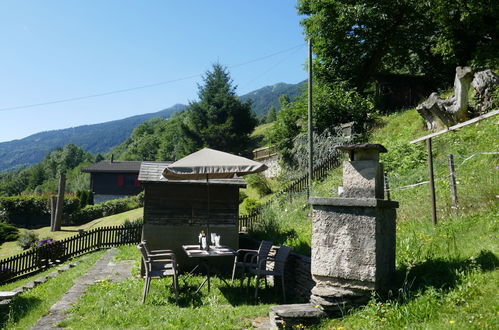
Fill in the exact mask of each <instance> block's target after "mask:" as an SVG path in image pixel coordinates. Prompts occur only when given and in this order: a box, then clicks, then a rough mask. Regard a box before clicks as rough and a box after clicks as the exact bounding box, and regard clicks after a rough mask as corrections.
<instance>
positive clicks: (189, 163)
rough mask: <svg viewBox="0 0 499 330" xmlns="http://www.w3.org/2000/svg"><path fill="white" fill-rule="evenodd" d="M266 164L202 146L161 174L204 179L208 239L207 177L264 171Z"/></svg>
mask: <svg viewBox="0 0 499 330" xmlns="http://www.w3.org/2000/svg"><path fill="white" fill-rule="evenodd" d="M266 169H267V165H265V164H262V163H259V162H255V161H254V160H251V159H248V158H244V157H240V156H236V155H232V154H229V153H226V152H223V151H218V150H214V149H210V148H204V149H201V150H199V151H196V152H194V153H192V154H190V155H187V156H185V157H184V158H181V159H179V160H177V161H176V162H174V163H172V164H170V165H168V166H167V167H166V168H165V169H164V171H163V176H164V177H165V178H167V179H168V180H200V179H206V188H207V196H208V219H207V223H206V227H207V231H206V232H207V237H206V238H207V240H208V244H207V245H208V246H209V240H210V238H209V237H210V185H209V179H228V178H233V177H234V176H243V175H246V174H251V173H258V172H262V171H265V170H266Z"/></svg>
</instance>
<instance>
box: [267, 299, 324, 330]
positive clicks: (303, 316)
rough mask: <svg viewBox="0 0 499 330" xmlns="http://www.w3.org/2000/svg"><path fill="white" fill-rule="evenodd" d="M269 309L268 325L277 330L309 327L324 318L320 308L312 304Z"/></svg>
mask: <svg viewBox="0 0 499 330" xmlns="http://www.w3.org/2000/svg"><path fill="white" fill-rule="evenodd" d="M270 309H271V312H270V313H269V318H270V324H271V326H272V327H273V328H278V329H284V328H294V327H296V326H299V325H302V326H310V325H313V324H315V323H317V322H319V320H320V319H321V318H322V317H325V316H326V313H325V312H324V311H323V310H322V309H321V308H320V306H318V305H317V306H314V305H312V304H288V305H279V306H272V307H271V308H270Z"/></svg>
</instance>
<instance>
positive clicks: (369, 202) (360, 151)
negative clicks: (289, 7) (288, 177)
mask: <svg viewBox="0 0 499 330" xmlns="http://www.w3.org/2000/svg"><path fill="white" fill-rule="evenodd" d="M338 149H340V150H342V151H345V152H348V153H349V155H350V160H349V161H347V162H345V163H344V167H343V189H344V193H343V197H342V198H320V197H312V198H310V200H309V202H310V204H312V207H313V213H312V265H311V271H312V276H313V278H314V280H315V282H316V285H315V287H314V288H313V289H312V296H311V298H310V302H311V303H312V304H313V305H321V306H322V307H323V309H325V310H335V309H337V308H338V307H341V306H342V305H343V304H360V303H364V302H365V301H367V300H368V299H369V297H370V294H371V292H372V291H373V290H386V289H387V288H389V287H390V281H391V278H392V276H393V274H394V272H395V218H396V212H395V209H396V208H397V207H398V203H397V202H395V201H388V200H384V199H383V198H384V197H383V194H384V191H383V165H382V164H381V163H380V162H379V153H380V152H386V149H385V148H384V147H383V146H382V145H379V144H371V145H369V144H364V145H350V146H342V147H339V148H338Z"/></svg>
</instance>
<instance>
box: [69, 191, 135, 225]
mask: <svg viewBox="0 0 499 330" xmlns="http://www.w3.org/2000/svg"><path fill="white" fill-rule="evenodd" d="M143 205H144V193H143V192H142V193H140V194H138V195H137V196H132V197H127V198H120V199H114V200H110V201H107V202H104V203H100V204H96V205H87V206H85V207H84V208H82V209H81V210H78V211H76V212H73V213H71V214H70V215H69V217H68V219H67V224H70V225H79V224H82V223H86V222H89V221H92V220H95V219H99V218H102V217H107V216H110V215H113V214H117V213H122V212H126V211H129V210H133V209H136V208H139V207H142V206H143Z"/></svg>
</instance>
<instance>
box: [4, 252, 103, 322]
mask: <svg viewBox="0 0 499 330" xmlns="http://www.w3.org/2000/svg"><path fill="white" fill-rule="evenodd" d="M101 255H102V252H96V253H92V254H90V255H88V256H85V257H84V259H82V260H81V262H80V263H79V264H78V266H77V267H73V268H71V269H69V270H67V271H65V272H63V273H61V274H59V275H58V276H57V277H55V278H53V279H50V280H48V281H47V282H45V283H42V284H39V285H38V286H37V287H35V288H34V289H31V290H28V291H26V292H24V293H22V294H19V295H18V296H16V297H15V298H14V299H13V300H12V303H11V304H10V306H5V305H3V306H0V326H1V327H2V329H30V328H31V327H32V326H33V325H34V324H35V323H36V322H37V321H38V319H39V318H41V317H42V316H43V315H45V314H46V313H47V312H48V310H49V309H50V307H51V306H52V305H53V304H54V303H55V302H57V301H58V300H59V299H60V298H61V297H62V296H63V295H64V293H66V292H67V291H68V290H69V288H71V287H72V286H73V283H74V280H75V279H76V278H78V277H80V276H82V275H83V274H85V272H86V270H87V269H88V268H90V267H91V266H92V265H93V264H94V263H95V261H96V260H97V259H98V258H99V257H100V256H101ZM52 271H55V269H51V270H48V271H46V272H52ZM43 274H44V273H38V274H36V275H33V276H30V277H28V278H25V279H22V280H19V281H16V282H13V283H9V284H6V285H3V286H1V287H0V290H2V291H4V290H12V289H14V288H16V287H19V286H21V285H23V284H26V283H27V282H29V281H32V280H34V279H36V278H38V277H40V276H42V275H43Z"/></svg>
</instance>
